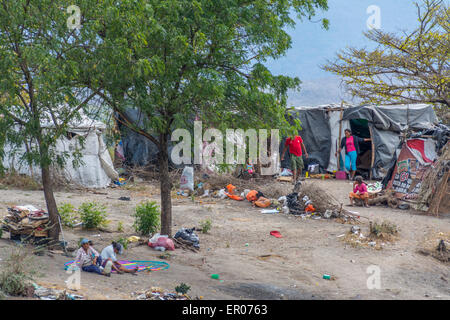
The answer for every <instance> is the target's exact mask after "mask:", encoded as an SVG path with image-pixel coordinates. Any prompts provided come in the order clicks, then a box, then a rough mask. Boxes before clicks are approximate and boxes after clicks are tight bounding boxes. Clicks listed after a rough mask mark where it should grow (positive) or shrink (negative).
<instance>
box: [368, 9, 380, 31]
mask: <svg viewBox="0 0 450 320" xmlns="http://www.w3.org/2000/svg"><path fill="white" fill-rule="evenodd" d="M366 13H367V14H369V15H370V16H369V18H367V22H366V25H367V28H369V30H373V29H381V8H380V7H379V6H376V5H371V6H368V7H367V10H366Z"/></svg>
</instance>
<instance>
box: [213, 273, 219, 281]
mask: <svg viewBox="0 0 450 320" xmlns="http://www.w3.org/2000/svg"><path fill="white" fill-rule="evenodd" d="M219 278H220V276H219V275H218V274H212V275H211V279H215V280H219Z"/></svg>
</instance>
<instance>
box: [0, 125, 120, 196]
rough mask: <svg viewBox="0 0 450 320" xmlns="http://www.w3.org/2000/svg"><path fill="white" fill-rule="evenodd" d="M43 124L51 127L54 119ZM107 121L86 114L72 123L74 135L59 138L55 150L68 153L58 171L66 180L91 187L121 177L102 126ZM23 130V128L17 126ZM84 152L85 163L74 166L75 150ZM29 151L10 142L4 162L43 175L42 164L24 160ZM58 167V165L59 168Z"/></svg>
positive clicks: (24, 171)
mask: <svg viewBox="0 0 450 320" xmlns="http://www.w3.org/2000/svg"><path fill="white" fill-rule="evenodd" d="M43 126H44V127H46V128H48V129H49V130H51V128H52V125H51V124H50V123H47V124H46V123H43ZM104 128H106V125H105V124H104V123H102V122H98V121H95V120H92V119H89V118H87V117H86V116H83V117H82V119H81V120H77V121H74V122H72V123H71V124H70V128H69V130H68V131H69V132H71V133H73V134H76V135H75V136H74V137H73V138H71V139H69V138H68V137H65V136H62V137H61V138H59V139H58V140H57V141H56V144H55V150H56V153H58V154H64V153H66V154H68V155H69V157H68V158H67V159H66V165H65V167H64V168H62V169H57V172H55V173H57V174H59V175H60V176H61V177H63V178H64V179H65V180H67V181H69V182H72V183H75V184H78V185H81V186H84V187H88V188H104V187H106V186H108V185H109V184H110V183H111V180H116V179H117V178H118V173H117V172H116V170H115V169H114V166H113V163H112V160H111V157H110V155H109V152H108V150H107V147H106V145H105V143H104V141H103V136H102V129H104ZM16 130H19V128H16ZM77 135H79V136H82V137H83V138H84V139H85V140H84V145H83V146H81V145H80V143H79V139H78V138H77ZM77 149H78V150H79V151H80V152H81V158H80V160H81V162H82V163H81V164H80V165H79V166H76V167H74V166H73V160H74V157H73V153H74V152H75V151H76V150H77ZM25 152H26V150H25V147H21V148H17V149H16V148H15V149H13V148H12V147H11V146H10V145H8V144H6V145H5V157H4V158H3V166H4V167H5V168H10V169H14V170H16V171H17V172H18V173H20V174H27V175H33V176H36V177H40V176H41V171H40V170H39V168H38V167H36V166H33V167H30V166H29V165H28V163H26V162H25V161H23V160H21V158H22V156H23V154H24V153H25ZM55 169H56V168H55Z"/></svg>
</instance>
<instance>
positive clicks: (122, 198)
mask: <svg viewBox="0 0 450 320" xmlns="http://www.w3.org/2000/svg"><path fill="white" fill-rule="evenodd" d="M119 200H122V201H131V198H130V197H120V198H119Z"/></svg>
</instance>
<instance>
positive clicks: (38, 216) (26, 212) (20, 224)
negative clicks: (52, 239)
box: [1, 205, 50, 242]
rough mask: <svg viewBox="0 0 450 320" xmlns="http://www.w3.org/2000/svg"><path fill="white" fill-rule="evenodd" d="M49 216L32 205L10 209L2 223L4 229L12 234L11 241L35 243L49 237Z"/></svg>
mask: <svg viewBox="0 0 450 320" xmlns="http://www.w3.org/2000/svg"><path fill="white" fill-rule="evenodd" d="M49 221H50V219H49V215H48V213H46V212H45V211H43V210H41V209H37V208H35V207H34V206H32V205H26V206H15V207H12V208H8V215H7V216H6V217H5V218H4V219H3V221H1V224H2V228H3V229H4V230H5V231H7V232H9V233H10V238H11V240H17V241H19V242H20V241H22V240H23V239H28V240H30V239H31V237H33V238H34V240H35V241H39V240H40V239H45V238H47V237H48V230H49Z"/></svg>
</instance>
